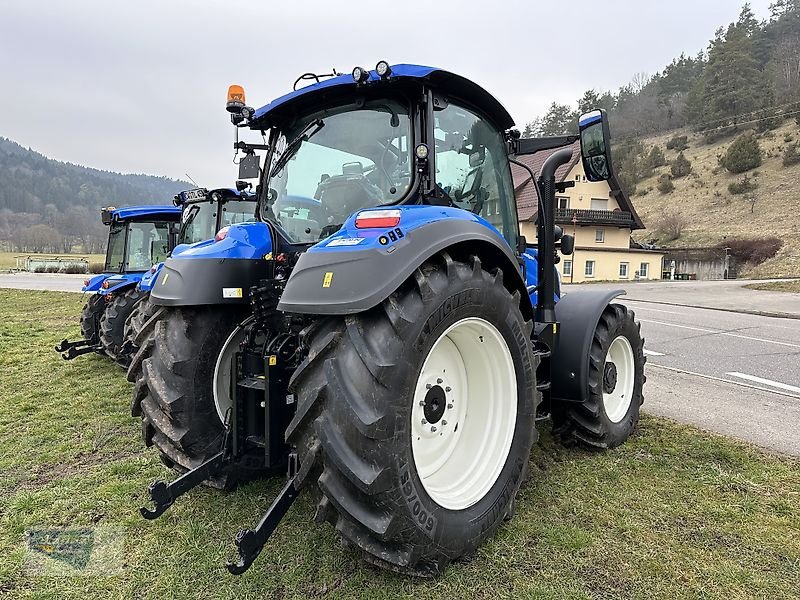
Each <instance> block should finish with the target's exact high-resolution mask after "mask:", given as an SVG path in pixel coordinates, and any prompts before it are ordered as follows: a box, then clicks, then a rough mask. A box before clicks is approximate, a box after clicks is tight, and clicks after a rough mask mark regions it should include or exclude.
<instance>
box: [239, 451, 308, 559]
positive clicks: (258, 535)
mask: <svg viewBox="0 0 800 600" xmlns="http://www.w3.org/2000/svg"><path fill="white" fill-rule="evenodd" d="M289 473H290V477H289V479H288V481H287V482H286V485H284V486H283V489H282V490H281V491H280V493H279V494H278V496H277V497H276V498H275V500H273V501H272V504H271V505H270V507H269V508H268V509H267V512H266V513H264V516H263V517H261V520H260V521H259V522H258V525H256V528H255V529H242V530H241V531H239V533H237V534H236V537H235V538H234V540H233V541H234V543H235V544H236V550H237V551H238V553H239V558H238V560H237V561H236V562H235V563H232V562H229V563H227V564H226V565H225V566H226V567H227V568H228V571H230V572H231V573H232V574H233V575H241V574H242V573H244V572H245V571H247V569H249V568H250V565H252V564H253V561H254V560H255V559H256V558H258V555H259V554H261V550H263V549H264V544H266V543H267V540H268V539H269V536H271V535H272V533H273V532H274V531H275V529H276V528H277V527H278V523H280V522H281V519H282V518H283V517H284V515H285V514H286V513H287V512H288V510H289V508H290V507H291V506H292V504H294V501H295V499H296V498H297V496H298V495H299V494H300V491H299V490H298V489H297V487H295V480H296V479H297V455H294V454H293V455H291V456H290V457H289Z"/></svg>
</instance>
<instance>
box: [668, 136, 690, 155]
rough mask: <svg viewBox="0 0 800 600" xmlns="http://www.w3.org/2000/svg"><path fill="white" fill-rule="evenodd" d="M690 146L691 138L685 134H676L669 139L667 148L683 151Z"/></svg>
mask: <svg viewBox="0 0 800 600" xmlns="http://www.w3.org/2000/svg"><path fill="white" fill-rule="evenodd" d="M688 147H689V138H688V137H686V136H685V135H676V136H675V137H673V138H672V139H670V140H669V141H667V150H677V151H678V152H683V151H684V150H686V149H687V148H688Z"/></svg>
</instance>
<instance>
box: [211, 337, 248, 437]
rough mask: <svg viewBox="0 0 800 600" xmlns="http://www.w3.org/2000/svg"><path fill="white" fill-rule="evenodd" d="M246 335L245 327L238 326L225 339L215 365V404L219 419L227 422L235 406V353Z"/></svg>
mask: <svg viewBox="0 0 800 600" xmlns="http://www.w3.org/2000/svg"><path fill="white" fill-rule="evenodd" d="M244 336H245V328H244V327H241V326H239V327H237V328H236V329H234V330H233V331H232V332H231V334H230V335H229V336H228V339H227V340H225V343H224V344H223V345H222V350H221V351H220V353H219V356H218V357H217V364H216V365H214V386H213V390H214V406H215V408H216V409H217V414H218V415H219V420H220V421H222V422H223V423H224V422H225V415H226V414H227V413H228V410H229V409H230V408H231V407H232V406H233V398H232V397H231V373H232V372H233V355H234V354H235V353H236V352H237V351H238V350H239V345H240V344H241V343H242V340H243V339H244Z"/></svg>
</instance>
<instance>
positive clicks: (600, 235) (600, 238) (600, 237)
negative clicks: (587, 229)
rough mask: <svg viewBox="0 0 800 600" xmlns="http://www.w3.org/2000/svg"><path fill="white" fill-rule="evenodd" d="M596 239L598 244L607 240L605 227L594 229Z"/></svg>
mask: <svg viewBox="0 0 800 600" xmlns="http://www.w3.org/2000/svg"><path fill="white" fill-rule="evenodd" d="M594 241H595V242H597V243H598V244H602V243H603V242H605V241H606V230H605V229H595V230H594Z"/></svg>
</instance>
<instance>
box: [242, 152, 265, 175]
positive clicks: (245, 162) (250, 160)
mask: <svg viewBox="0 0 800 600" xmlns="http://www.w3.org/2000/svg"><path fill="white" fill-rule="evenodd" d="M259 165H260V162H259V158H258V155H257V154H245V155H244V156H243V157H242V158H241V160H239V179H257V178H258V176H259V175H260V174H261V169H260V166H259Z"/></svg>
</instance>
